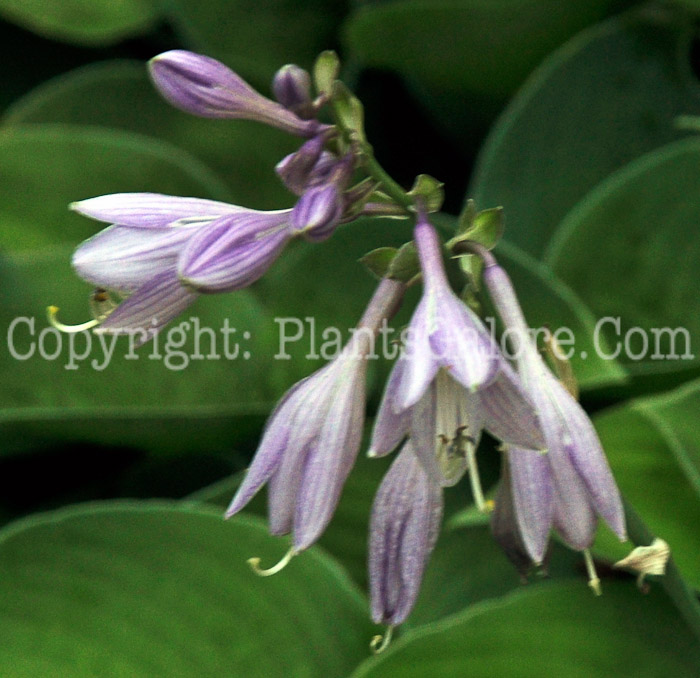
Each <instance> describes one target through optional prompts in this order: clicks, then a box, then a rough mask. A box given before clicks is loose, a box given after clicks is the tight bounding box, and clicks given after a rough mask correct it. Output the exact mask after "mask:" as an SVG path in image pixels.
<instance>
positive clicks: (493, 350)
mask: <svg viewBox="0 0 700 678" xmlns="http://www.w3.org/2000/svg"><path fill="white" fill-rule="evenodd" d="M416 244H417V247H418V253H419V256H420V260H421V268H422V271H423V278H424V283H425V289H424V293H423V298H422V299H421V301H420V303H419V305H418V308H417V309H416V311H415V312H414V315H413V318H412V320H411V323H410V326H409V333H408V334H409V343H408V345H407V347H406V351H405V353H404V355H403V356H402V357H401V358H400V359H399V360H398V362H397V363H396V365H395V366H394V369H393V371H392V374H391V376H390V378H389V381H388V383H387V386H386V389H385V392H384V398H383V401H382V404H381V406H380V409H379V413H378V415H377V419H376V422H375V427H374V431H373V436H372V443H371V447H370V451H369V454H370V456H381V455H384V454H387V453H388V452H390V451H391V450H392V449H394V448H395V447H396V446H397V445H398V444H399V442H400V441H401V440H402V439H403V438H404V437H405V436H406V435H407V434H410V436H411V439H412V441H413V448H414V450H415V454H416V455H417V457H418V458H419V459H420V461H421V463H422V464H423V467H424V469H425V471H426V472H427V473H428V474H429V476H430V477H431V479H432V480H433V481H434V482H437V483H439V484H440V485H443V486H446V485H454V484H455V483H456V482H458V481H459V479H460V478H461V477H462V476H463V475H464V473H465V472H466V471H467V468H470V469H471V471H472V473H471V474H470V477H471V480H472V489H473V491H474V494H475V500H476V501H477V503H478V504H480V505H481V504H483V498H482V497H481V490H480V488H479V486H478V478H477V474H476V468H475V458H474V454H475V450H476V446H477V445H478V442H479V438H480V436H481V431H482V429H483V428H486V429H487V430H488V431H489V432H491V433H492V434H493V435H495V436H496V437H498V438H500V439H501V440H503V441H504V442H510V443H513V444H519V445H522V446H526V447H531V448H534V449H540V448H543V447H544V444H545V441H544V438H543V437H542V433H541V430H540V427H539V421H538V418H537V415H536V413H535V410H534V408H533V406H532V404H531V402H530V399H529V398H528V396H527V395H526V394H525V392H524V391H523V389H522V387H521V385H520V383H519V379H518V377H517V375H516V374H515V373H514V372H513V370H512V369H511V368H510V366H509V365H508V363H507V362H506V360H505V358H504V357H503V356H502V354H501V353H500V351H499V350H498V347H497V346H496V344H495V342H494V341H493V339H492V338H491V337H490V336H489V334H488V332H487V331H486V329H485V328H484V327H483V325H482V324H481V321H480V320H479V319H478V317H477V316H476V315H475V314H474V313H473V312H472V311H471V310H470V309H469V308H467V307H466V306H465V305H464V304H463V303H462V302H461V301H460V300H459V299H458V298H457V297H456V296H455V295H454V293H453V292H452V290H451V288H450V287H449V283H448V282H447V278H446V275H445V272H444V269H443V264H442V253H441V248H440V243H439V240H438V238H437V234H436V233H435V230H434V229H433V227H432V226H430V224H429V223H428V222H427V221H425V220H424V219H422V218H421V219H420V220H419V223H418V224H417V226H416Z"/></svg>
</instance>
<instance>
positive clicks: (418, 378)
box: [396, 294, 440, 410]
mask: <svg viewBox="0 0 700 678" xmlns="http://www.w3.org/2000/svg"><path fill="white" fill-rule="evenodd" d="M431 304H432V299H431V298H430V297H427V296H426V295H425V294H424V295H423V298H422V299H421V300H420V302H419V304H418V306H417V307H416V310H415V311H414V312H413V317H412V318H411V323H410V325H409V328H408V336H407V341H406V345H405V347H404V356H405V361H406V364H405V367H404V370H403V375H402V377H401V382H400V383H399V386H398V389H397V393H396V403H397V408H398V409H400V410H405V409H407V408H409V407H411V406H412V405H415V404H416V403H417V402H418V400H419V399H420V397H421V396H422V395H423V394H424V393H425V391H426V389H427V388H428V386H429V385H430V382H432V380H433V379H434V377H435V375H436V374H437V371H438V368H439V367H440V365H439V363H438V361H437V360H436V359H435V356H434V355H433V351H432V349H431V347H430V333H431V332H432V330H433V327H432V326H431V322H432V321H433V318H432V315H433V314H432V312H431V309H430V305H431Z"/></svg>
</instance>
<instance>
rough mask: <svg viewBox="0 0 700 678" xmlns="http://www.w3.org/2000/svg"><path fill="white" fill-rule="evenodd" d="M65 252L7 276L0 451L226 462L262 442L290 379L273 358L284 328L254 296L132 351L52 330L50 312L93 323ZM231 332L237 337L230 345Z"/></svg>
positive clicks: (222, 301) (215, 301)
mask: <svg viewBox="0 0 700 678" xmlns="http://www.w3.org/2000/svg"><path fill="white" fill-rule="evenodd" d="M70 254H71V252H70V249H68V248H52V249H51V251H48V252H47V251H37V250H33V251H31V252H30V253H28V254H27V255H26V256H22V257H20V256H19V255H17V256H15V257H14V258H13V259H11V260H5V261H4V262H2V266H0V271H1V272H2V280H3V281H4V282H6V283H7V284H8V285H10V286H11V287H10V289H11V290H13V292H14V294H13V296H12V297H11V303H10V304H9V305H3V307H2V313H1V314H0V331H2V334H3V336H4V337H6V338H7V344H6V347H5V349H4V350H3V351H2V353H1V354H0V365H1V366H2V367H1V369H2V371H3V379H2V381H1V382H0V408H2V409H0V430H1V431H2V437H3V445H2V448H3V453H5V454H7V453H11V452H20V451H24V450H26V449H27V448H30V449H31V448H32V447H34V446H41V445H44V444H46V443H47V442H49V443H51V442H53V443H56V442H71V441H84V442H93V443H101V444H109V445H122V446H133V447H135V448H140V449H144V450H158V451H160V452H168V453H170V454H177V453H179V452H187V451H192V450H196V449H199V448H204V449H207V450H208V451H209V452H213V451H217V452H228V451H229V450H230V449H232V448H233V447H234V446H235V445H237V444H239V443H240V442H241V441H247V440H248V439H249V438H250V437H251V436H252V435H255V434H257V432H258V430H259V427H260V425H261V423H262V419H263V416H264V414H265V413H266V412H267V411H268V410H269V408H270V406H271V404H272V402H274V400H275V399H276V398H277V397H279V395H280V394H281V393H282V392H283V390H284V389H285V388H286V387H288V386H289V385H290V384H291V380H292V379H293V377H292V375H290V374H289V371H288V370H289V365H288V363H286V362H284V361H275V360H273V356H274V355H275V353H276V352H277V340H276V334H277V327H276V325H275V323H274V322H273V320H272V317H271V316H270V314H269V313H268V312H267V311H266V309H265V308H264V307H262V306H261V305H260V303H259V302H258V301H257V300H256V299H255V297H254V296H253V294H252V293H251V292H249V291H246V290H243V291H240V292H236V293H235V294H227V295H211V296H205V297H203V298H200V299H199V300H198V301H197V302H196V303H195V304H194V305H193V306H191V307H190V309H188V311H187V312H185V313H184V314H183V315H182V316H181V317H180V318H179V319H176V320H175V321H173V323H172V324H171V325H170V326H168V327H166V328H165V329H164V330H163V332H162V333H161V334H160V335H159V337H158V339H157V342H156V343H153V342H150V343H147V344H145V345H144V346H143V347H141V348H140V349H138V350H136V351H131V350H130V349H129V342H128V339H127V338H120V339H118V340H116V341H115V342H114V343H110V342H111V341H112V340H111V339H110V338H107V343H103V342H102V341H100V340H99V338H98V337H97V336H96V335H92V334H90V333H87V332H84V333H82V334H72V335H71V334H60V333H58V332H57V331H55V330H53V329H52V328H49V327H48V323H47V321H46V306H47V305H49V304H52V303H55V304H56V305H58V306H60V307H61V310H60V314H59V317H60V318H61V319H63V321H64V322H68V323H71V322H74V321H81V320H84V319H85V318H86V316H87V314H88V308H87V301H88V298H89V294H90V287H89V286H88V285H87V284H86V283H84V282H82V281H81V280H79V279H78V277H77V276H76V275H75V273H74V272H73V271H72V270H71V269H70V263H69V262H70ZM8 296H9V291H8ZM192 318H195V319H196V321H193V320H192ZM182 323H185V324H184V325H183V324H182ZM195 323H196V324H195ZM225 323H228V326H229V327H230V328H231V329H234V328H235V330H236V332H235V333H230V334H229V335H228V340H227V341H228V347H227V346H226V344H225V341H226V340H225V336H224V333H223V328H225ZM197 328H201V329H200V340H199V342H198V341H197V339H196V334H197ZM208 328H210V329H208ZM212 333H213V335H214V341H213V343H212V338H211V334H212ZM245 333H249V334H248V335H246V334H245ZM183 335H184V336H183ZM246 337H247V338H246ZM183 339H185V341H184V342H183ZM88 342H90V343H89V344H88ZM197 344H199V346H197ZM71 345H72V346H73V349H72V350H73V353H74V355H75V356H76V357H75V358H73V359H71ZM88 349H91V350H88ZM110 352H111V353H110ZM227 353H228V357H227ZM246 354H247V355H248V357H247V358H246ZM195 355H197V356H200V357H198V358H197V357H195V358H193V357H192V356H195ZM13 356H14V357H13ZM42 356H43V357H42ZM81 356H82V357H81ZM215 356H218V357H215Z"/></svg>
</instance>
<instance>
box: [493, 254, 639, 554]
mask: <svg viewBox="0 0 700 678" xmlns="http://www.w3.org/2000/svg"><path fill="white" fill-rule="evenodd" d="M485 264H486V267H485V270H484V281H485V283H486V285H487V287H488V290H489V293H490V295H491V298H492V299H493V302H494V305H495V306H496V309H497V310H498V313H499V315H500V316H501V319H502V320H503V323H504V325H505V326H506V328H507V329H508V330H509V334H510V337H511V340H512V343H513V349H514V355H515V359H516V362H517V366H518V372H519V375H520V377H521V379H522V383H523V386H524V388H525V389H526V391H527V393H528V394H529V395H530V397H531V399H532V401H533V402H534V403H535V406H536V408H537V412H538V414H539V417H540V422H541V425H542V432H543V434H544V437H545V440H546V443H547V445H546V447H547V454H546V455H537V454H536V455H533V454H531V453H529V452H528V451H525V450H522V449H519V448H518V447H517V446H513V447H509V448H508V450H507V455H508V465H509V470H510V479H511V483H510V486H511V491H512V498H513V504H514V507H515V518H516V520H517V526H518V530H519V532H520V536H521V538H522V541H523V544H524V546H525V548H526V550H527V552H528V553H529V555H530V557H531V558H532V560H533V561H534V562H535V563H539V562H541V561H542V558H543V557H544V554H545V550H546V547H547V543H548V540H549V533H550V531H551V529H552V528H554V529H556V530H557V532H559V534H560V535H561V536H562V538H563V539H564V541H565V542H566V543H568V544H569V545H570V546H572V547H573V548H574V549H577V550H582V551H585V550H586V549H588V548H589V547H590V545H591V543H592V541H593V538H594V535H595V530H596V524H597V519H598V516H600V517H602V518H603V519H604V520H605V521H606V522H607V523H608V525H609V526H610V527H611V529H612V530H613V532H615V534H616V535H617V536H618V537H619V538H620V539H621V540H622V541H624V540H625V539H626V529H625V517H624V511H623V507H622V500H621V497H620V493H619V490H618V489H617V485H616V484H615V479H614V478H613V475H612V472H611V471H610V466H609V465H608V462H607V460H606V458H605V454H604V452H603V449H602V446H601V444H600V440H599V439H598V436H597V434H596V432H595V429H594V427H593V424H592V422H591V420H590V419H589V417H588V415H587V414H586V412H585V411H584V410H583V408H582V407H581V406H580V405H579V403H578V402H577V401H576V400H575V399H574V398H573V396H572V395H571V394H570V393H569V391H567V389H566V388H565V387H564V386H563V385H562V384H561V383H560V382H559V380H557V379H556V378H555V376H554V375H553V374H552V372H551V371H550V370H549V368H548V367H547V366H546V364H545V363H544V360H543V359H542V357H541V356H540V354H539V353H538V351H537V347H536V346H535V344H534V342H533V341H532V338H531V336H530V334H529V332H528V328H527V323H526V322H525V318H524V316H523V314H522V311H521V309H520V305H519V304H518V301H517V297H516V295H515V291H514V290H513V287H512V284H511V282H510V279H509V278H508V276H507V274H506V272H505V271H504V270H503V269H502V268H501V267H500V266H499V265H498V264H497V263H496V262H495V260H493V258H492V257H487V258H486V259H485Z"/></svg>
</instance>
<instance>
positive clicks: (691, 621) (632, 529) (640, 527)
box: [623, 497, 700, 640]
mask: <svg viewBox="0 0 700 678" xmlns="http://www.w3.org/2000/svg"><path fill="white" fill-rule="evenodd" d="M623 503H624V506H625V518H626V520H627V532H628V534H629V537H630V539H631V540H632V541H633V542H634V543H635V545H637V546H646V545H647V544H650V543H651V542H652V541H653V540H654V536H655V535H653V534H652V532H651V530H650V529H649V528H648V527H647V526H646V524H645V523H644V521H643V520H642V519H641V517H640V516H639V514H638V513H637V512H636V511H635V510H634V508H632V506H631V504H630V503H629V502H628V501H627V500H626V499H625V498H624V497H623ZM660 583H661V586H662V587H663V589H664V591H666V594H667V595H668V597H669V598H670V599H671V600H672V601H673V604H674V605H675V606H676V609H677V610H678V612H680V614H681V616H682V617H683V619H685V622H686V623H687V624H688V626H689V627H690V629H691V630H692V631H693V633H694V634H695V635H696V637H697V638H698V640H700V601H698V597H697V594H696V593H695V591H694V590H693V589H692V588H691V587H690V586H688V584H686V583H685V581H684V580H683V577H682V576H681V573H680V570H679V569H678V566H677V565H676V563H675V562H674V560H673V556H671V557H670V558H669V560H668V563H667V564H666V574H664V575H663V576H662V577H660Z"/></svg>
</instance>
